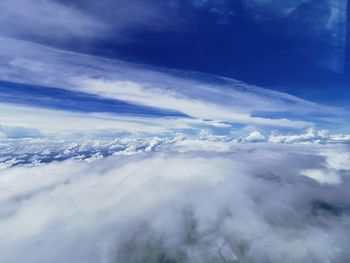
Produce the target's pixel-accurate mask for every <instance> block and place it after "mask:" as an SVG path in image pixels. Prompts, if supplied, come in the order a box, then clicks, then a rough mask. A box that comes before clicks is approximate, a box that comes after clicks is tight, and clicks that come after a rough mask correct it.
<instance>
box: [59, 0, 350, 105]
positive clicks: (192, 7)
mask: <svg viewBox="0 0 350 263" xmlns="http://www.w3.org/2000/svg"><path fill="white" fill-rule="evenodd" d="M61 2H64V3H69V2H71V1H63V0H62V1H61ZM102 2H103V3H100V4H92V3H91V1H75V2H74V3H70V4H71V5H74V6H75V7H77V8H79V9H82V10H84V11H86V12H90V13H92V14H94V15H95V16H97V17H103V18H104V19H105V21H108V23H112V30H111V32H110V34H108V35H104V36H103V37H102V38H101V39H94V41H83V42H77V41H74V44H73V43H64V45H65V48H69V49H73V50H77V51H80V52H86V53H89V54H94V55H100V56H105V57H109V58H111V57H112V58H118V59H125V60H128V61H133V62H139V63H144V64H151V65H157V66H165V67H171V68H179V69H185V70H187V69H190V70H197V71H201V72H207V73H213V74H218V75H223V76H228V77H232V78H236V79H240V80H243V81H246V82H249V83H253V84H257V85H261V86H264V87H268V88H273V89H277V90H281V91H286V92H288V93H292V94H294V95H298V96H301V97H305V98H308V99H316V100H321V101H322V100H327V99H328V98H329V99H331V100H337V99H339V96H338V95H337V93H339V92H341V93H342V96H346V98H350V97H349V96H350V95H349V94H350V93H349V92H348V91H347V90H346V89H345V87H344V82H343V79H344V78H343V74H342V73H343V72H342V71H343V63H344V59H345V57H344V53H345V41H344V34H345V18H346V17H345V13H344V12H342V11H340V12H339V13H338V14H335V13H334V10H335V8H334V6H336V5H338V6H342V8H344V6H345V5H344V1H329V0H307V1H298V0H295V1H283V2H284V4H283V3H280V4H276V3H273V1H272V2H269V1H261V2H262V3H260V1H252V0H248V1H242V2H245V4H243V5H241V4H240V3H239V2H240V1H238V0H237V1H231V0H220V1H216V0H214V1H193V0H192V1H191V0H176V1H175V0H174V1H158V0H153V1H147V5H146V7H144V6H141V7H140V8H144V9H145V8H151V7H152V8H153V9H155V10H156V11H154V12H161V14H160V17H161V18H159V17H156V18H155V21H152V14H151V15H150V16H151V18H150V20H151V22H150V23H149V24H147V23H143V24H142V23H140V24H137V23H136V24H135V25H134V24H133V25H132V26H130V27H128V29H127V30H126V31H125V32H123V33H124V35H125V36H126V37H125V38H126V40H125V41H121V40H120V30H119V28H115V26H116V25H113V19H115V20H116V23H118V21H119V19H118V17H117V16H120V17H123V16H127V15H128V12H130V16H133V15H139V16H140V14H138V13H137V12H140V11H138V10H137V9H138V7H137V5H138V4H139V3H140V2H139V1H136V0H133V1H131V2H130V6H128V5H127V4H124V6H123V7H124V9H122V10H121V11H119V12H117V13H115V8H116V6H115V5H114V4H113V1H102ZM259 3H260V4H259ZM330 3H331V4H330ZM342 3H343V4H342ZM132 5H135V6H132ZM285 9H288V12H286V11H285ZM123 10H124V11H123ZM339 10H341V9H339ZM150 12H151V11H150ZM134 13H136V14H134ZM157 19H158V20H157ZM331 21H333V22H332V23H333V24H331ZM334 21H336V23H335V22H334ZM157 23H159V24H157ZM343 98H344V97H343ZM343 98H342V99H343Z"/></svg>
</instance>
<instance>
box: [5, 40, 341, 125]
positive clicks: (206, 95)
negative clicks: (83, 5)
mask: <svg viewBox="0 0 350 263" xmlns="http://www.w3.org/2000/svg"><path fill="white" fill-rule="evenodd" d="M0 46H1V49H0V57H1V58H2V62H1V64H0V69H1V71H0V78H1V79H3V80H7V81H13V82H20V83H29V84H33V85H44V86H48V87H50V86H51V87H58V88H62V89H69V90H73V91H80V92H84V93H89V94H94V95H97V96H100V97H104V98H109V99H110V98H113V99H119V100H123V101H128V102H133V103H135V104H137V105H147V106H152V107H156V108H159V109H171V110H175V111H179V112H182V113H184V114H187V115H189V116H191V117H193V118H196V119H197V121H198V122H200V121H201V120H203V119H205V120H208V119H209V120H213V121H214V122H213V124H214V123H215V124H216V125H219V124H220V125H227V123H226V124H225V123H224V122H229V123H232V122H233V123H243V124H248V125H253V126H270V127H271V126H272V127H287V128H296V129H301V128H305V127H310V126H312V125H313V123H312V122H310V121H304V119H305V116H309V119H311V120H313V121H315V122H317V120H318V119H317V118H318V117H317V116H318V114H321V115H322V116H323V115H328V116H330V118H331V117H332V116H333V117H337V118H338V117H339V116H341V115H342V114H344V111H343V110H341V109H337V108H332V107H326V106H322V105H318V104H316V103H312V102H309V101H305V100H302V99H299V98H297V97H294V96H291V95H288V94H283V93H280V92H274V91H269V90H265V89H261V88H258V87H255V86H252V85H248V84H245V83H242V82H239V81H235V80H231V79H225V78H219V77H214V76H212V77H211V78H213V81H210V80H207V81H205V82H204V81H203V80H201V77H196V78H189V77H184V76H181V74H183V73H182V72H176V71H168V72H165V71H164V70H161V69H154V68H148V67H145V66H141V65H134V64H129V63H125V62H122V61H116V60H108V59H102V58H97V57H93V56H87V55H82V54H77V53H71V52H65V51H60V50H55V49H50V48H47V47H43V46H40V45H34V44H31V43H28V42H24V41H15V40H9V39H2V40H1V43H0ZM197 76H198V74H197ZM214 80H215V84H214ZM270 113H277V114H278V116H281V117H278V118H272V117H268V116H269V114H270ZM288 113H291V114H293V115H296V116H299V118H296V117H294V118H293V120H292V119H289V118H288V117H284V116H288Z"/></svg>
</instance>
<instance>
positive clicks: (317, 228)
mask: <svg viewBox="0 0 350 263" xmlns="http://www.w3.org/2000/svg"><path fill="white" fill-rule="evenodd" d="M182 141H183V140H181V139H179V142H182ZM205 142H206V141H205V140H204V139H202V144H205ZM208 142H209V143H210V141H208ZM150 144H152V145H157V144H158V142H157V139H155V140H154V141H153V142H152V143H150ZM149 151H150V152H143V153H139V154H136V155H132V156H130V155H128V156H111V157H108V158H103V159H98V160H95V161H93V162H81V161H77V160H67V161H63V162H53V163H50V164H47V165H42V166H32V167H24V166H22V167H13V168H5V169H3V170H2V171H1V172H0V185H1V191H0V208H1V209H0V211H1V213H0V244H1V246H0V261H1V262H9V263H11V262H23V259H24V257H25V261H26V262H35V263H40V262H78V263H79V262H282V261H283V262H347V261H349V260H350V253H349V251H348V244H349V242H350V240H349V236H350V235H349V234H350V233H349V219H350V218H349V217H350V212H349V211H350V202H349V200H350V198H349V192H348V188H349V184H350V181H349V178H348V176H349V174H350V170H349V167H348V166H346V165H345V162H344V160H345V159H344V158H343V159H342V158H340V159H339V158H337V160H338V161H334V160H331V159H328V157H327V156H330V155H331V153H333V154H336V155H340V156H348V153H349V149H348V147H347V146H344V145H326V146H324V145H315V144H310V145H283V144H270V143H265V144H264V143H263V144H254V145H253V144H236V145H235V146H234V147H232V148H227V149H221V152H220V153H219V154H218V153H217V152H216V151H212V149H210V148H207V149H203V148H202V149H195V148H193V147H188V148H186V147H182V148H181V150H179V148H177V147H176V144H174V145H168V147H165V148H163V149H162V150H161V151H156V152H154V151H151V150H149ZM332 164H333V165H332ZM335 168H339V169H340V170H336V169H335ZM311 169H325V170H326V169H333V170H332V172H333V173H337V176H339V178H341V182H340V183H339V184H331V185H330V184H320V183H318V181H317V180H314V179H312V178H309V177H308V176H304V175H303V171H304V170H311ZM329 174H330V172H329ZM323 176H324V178H326V177H327V176H328V175H327V173H325V174H324V175H323ZM332 176H333V175H330V177H331V178H332ZM19 252H20V253H19Z"/></svg>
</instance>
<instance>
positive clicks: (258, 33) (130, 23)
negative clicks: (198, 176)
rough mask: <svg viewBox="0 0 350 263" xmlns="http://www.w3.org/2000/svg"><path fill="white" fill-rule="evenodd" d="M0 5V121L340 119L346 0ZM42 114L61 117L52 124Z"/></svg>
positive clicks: (289, 123)
mask: <svg viewBox="0 0 350 263" xmlns="http://www.w3.org/2000/svg"><path fill="white" fill-rule="evenodd" d="M19 5H20V6H21V8H18V6H19ZM0 7H1V10H3V14H4V15H3V16H2V18H1V24H2V26H1V28H0V38H1V42H0V45H1V51H0V57H1V64H0V67H1V73H0V103H1V107H3V111H6V112H7V113H8V114H3V115H2V116H1V120H0V121H1V127H2V128H1V129H2V130H3V133H6V132H5V131H6V130H7V131H8V130H13V129H16V128H18V129H22V130H23V129H36V130H38V131H37V133H45V134H47V133H50V132H51V131H50V130H55V131H58V130H62V131H63V132H72V133H74V132H82V131H79V129H77V127H74V126H76V125H75V124H76V123H77V122H75V121H73V120H74V119H79V120H81V121H82V122H84V121H85V119H86V121H89V120H90V119H94V120H95V119H96V120H97V121H98V123H100V125H95V127H96V130H99V131H101V130H110V128H111V127H113V128H115V129H116V130H119V131H121V132H125V130H130V129H131V130H132V131H135V132H139V131H141V129H140V128H133V127H136V126H142V125H143V126H145V129H144V131H145V132H149V131H151V130H152V131H155V130H158V131H159V132H163V133H164V132H170V133H174V132H178V131H183V132H192V133H193V132H196V131H198V127H200V126H201V127H200V128H203V127H204V128H207V127H209V128H210V127H211V129H212V130H213V131H214V132H223V131H220V129H219V128H220V127H222V128H223V127H230V126H231V127H242V126H243V127H247V129H253V128H252V127H256V128H257V129H258V128H259V129H260V130H262V131H265V132H267V133H269V132H271V131H272V130H274V129H277V130H279V129H287V130H288V129H291V130H293V129H296V130H298V129H299V130H301V129H304V130H306V129H308V128H316V129H327V130H334V131H335V132H341V133H346V132H347V131H348V130H349V126H348V124H347V123H348V119H349V118H348V103H347V99H348V98H349V92H348V89H347V86H348V84H347V81H346V77H344V76H345V75H346V74H345V71H346V69H345V64H346V63H345V61H346V56H345V55H346V52H345V50H346V12H345V8H346V4H345V2H344V1H331V0H328V1H327V0H322V1H297V0H295V1H284V2H283V4H282V3H275V2H273V1H257V0H256V1H254V0H247V1H242V2H241V1H228V0H227V1H191V0H188V1H181V0H172V1H156V0H155V1H148V2H147V3H145V2H144V1H139V0H133V1H131V2H128V3H125V2H124V1H109V0H104V1H99V2H96V1H74V3H72V2H71V1H34V0H16V1H7V0H5V1H2V3H1V4H0ZM43 21H45V22H44V23H43ZM15 108H16V110H15ZM27 108H28V110H27ZM30 111H32V113H33V114H31V115H30V117H29V118H28V116H27V115H28V114H29V112H30ZM48 115H53V116H55V118H58V119H61V118H63V119H65V121H63V122H62V123H61V124H60V125H59V126H60V127H56V126H57V125H56V126H55V125H52V124H48V122H46V121H44V119H45V118H46V116H48ZM66 115H67V116H68V115H69V118H66ZM82 115H83V116H84V118H80V116H82ZM62 116H64V117H62ZM160 119H165V120H166V121H164V123H167V124H166V125H163V124H162V123H160V122H159V120H160ZM25 120H27V121H25ZM68 120H69V121H68ZM120 121H122V122H123V123H124V124H125V125H124V124H123V125H120ZM38 122H39V123H40V125H38V124H37V123H38ZM71 122H73V123H71ZM126 122H128V125H129V126H130V127H129V126H127V125H126ZM170 122H174V124H171V125H173V126H171V127H169V125H170V124H169V123H170ZM45 123H46V124H47V125H46V126H47V127H44V126H45ZM107 123H108V124H107ZM340 123H342V125H341V126H339V124H340ZM144 124H145V125H144ZM78 126H79V125H78ZM148 126H150V127H148ZM160 126H165V127H160ZM219 126H220V127H219ZM249 127H250V128H249ZM218 129H219V131H217V130H218ZM199 130H200V129H199ZM223 130H224V129H223ZM16 134H18V133H16ZM9 136H10V137H11V136H12V135H11V134H10V135H9ZM16 136H17V135H16Z"/></svg>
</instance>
